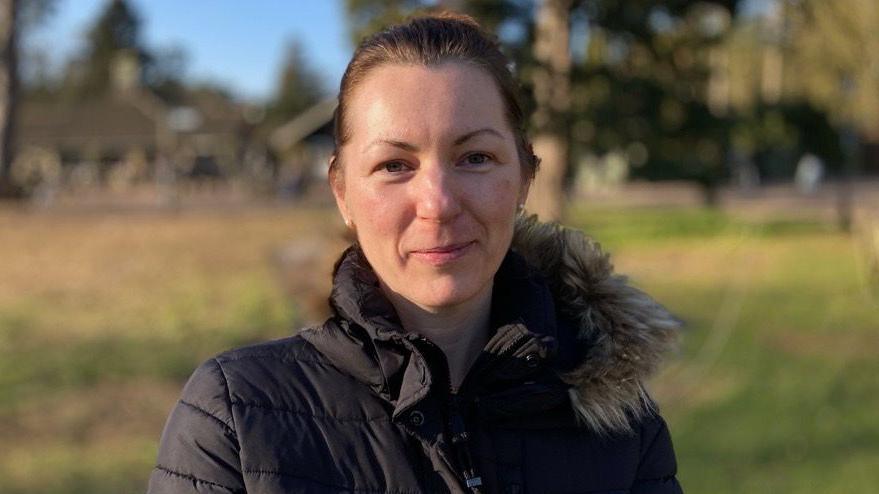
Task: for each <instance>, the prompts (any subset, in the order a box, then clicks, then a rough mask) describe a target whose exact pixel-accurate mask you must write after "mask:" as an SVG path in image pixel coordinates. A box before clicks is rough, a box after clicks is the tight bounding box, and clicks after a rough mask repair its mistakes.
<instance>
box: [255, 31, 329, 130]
mask: <svg viewBox="0 0 879 494" xmlns="http://www.w3.org/2000/svg"><path fill="white" fill-rule="evenodd" d="M325 94H326V93H325V91H324V88H323V84H322V81H321V80H320V77H318V75H317V73H316V72H315V71H314V70H313V69H312V68H311V66H310V65H309V64H308V61H307V60H306V59H305V56H304V55H303V50H302V46H301V45H300V44H299V43H298V42H296V41H292V42H290V43H289V45H288V46H287V52H286V56H285V59H284V64H283V66H282V68H281V73H280V77H279V78H278V86H277V90H276V92H275V95H274V97H273V99H272V101H270V102H269V105H268V108H267V111H266V117H267V120H268V121H269V122H270V123H272V124H281V123H284V122H286V121H287V120H290V119H291V118H293V117H295V116H297V115H299V114H300V113H302V112H303V111H305V110H307V109H308V108H310V107H311V106H313V105H314V104H316V103H317V102H319V101H320V100H321V99H322V98H324V96H325Z"/></svg>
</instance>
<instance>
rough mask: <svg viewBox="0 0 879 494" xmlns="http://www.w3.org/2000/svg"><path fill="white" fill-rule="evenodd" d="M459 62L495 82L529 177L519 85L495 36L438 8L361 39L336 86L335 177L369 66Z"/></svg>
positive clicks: (531, 162) (532, 163)
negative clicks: (351, 109) (351, 106)
mask: <svg viewBox="0 0 879 494" xmlns="http://www.w3.org/2000/svg"><path fill="white" fill-rule="evenodd" d="M446 62H463V63H467V64H471V65H473V66H476V67H479V68H481V69H483V70H485V71H486V72H487V73H488V74H489V75H490V76H491V78H492V79H493V80H494V81H495V83H496V85H497V88H498V90H499V91H500V95H501V100H502V101H503V103H504V110H505V111H504V113H505V116H506V119H507V123H508V124H509V125H510V128H511V129H512V131H513V135H514V136H515V139H516V150H517V151H518V154H519V161H520V162H521V165H522V171H523V176H524V177H525V178H526V179H533V178H534V175H535V173H536V172H537V166H538V164H539V162H540V160H539V159H538V158H537V157H536V156H534V153H533V151H532V147H531V143H530V141H529V140H528V136H527V134H526V132H525V115H524V114H523V111H522V105H521V103H520V101H519V85H518V84H517V82H516V80H515V78H514V77H513V74H512V73H511V71H510V68H509V67H510V62H509V60H508V59H507V57H506V56H504V54H503V53H501V50H500V45H499V44H498V42H497V40H496V38H495V37H494V36H493V35H492V34H490V33H488V32H486V31H485V30H484V29H483V28H482V27H481V26H480V25H479V23H477V22H476V20H474V19H473V18H472V17H470V16H467V15H463V14H457V13H452V12H441V13H433V14H427V15H420V16H417V17H413V18H411V19H409V20H408V21H406V22H404V23H402V24H397V25H394V26H391V27H389V28H387V29H385V30H383V31H380V32H378V33H376V34H373V35H372V36H369V37H367V38H365V39H364V40H363V41H362V42H361V43H360V45H359V46H358V47H357V50H356V51H355V52H354V56H353V57H352V58H351V61H350V62H349V63H348V67H347V69H345V74H344V75H343V76H342V83H341V87H340V89H339V104H338V106H337V107H336V112H335V120H334V125H333V139H334V141H335V147H336V150H335V152H334V159H333V160H332V161H331V164H330V174H331V175H335V174H336V172H337V169H338V167H339V166H340V164H339V152H340V150H341V148H342V146H343V145H344V144H345V143H346V142H347V141H348V139H349V137H350V133H349V130H348V127H347V125H346V121H347V114H348V100H349V99H350V98H351V95H352V93H353V92H354V90H355V89H356V88H357V86H358V85H359V84H360V83H361V82H362V81H363V80H364V79H365V78H366V76H367V75H368V74H369V73H370V71H371V70H373V69H375V68H377V67H379V66H382V65H388V64H397V65H423V66H426V67H431V66H436V65H440V64H443V63H446Z"/></svg>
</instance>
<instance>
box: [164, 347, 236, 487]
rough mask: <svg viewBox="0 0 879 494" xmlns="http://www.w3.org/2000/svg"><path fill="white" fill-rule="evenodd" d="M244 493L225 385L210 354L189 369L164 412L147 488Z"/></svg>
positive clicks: (233, 425) (222, 375)
mask: <svg viewBox="0 0 879 494" xmlns="http://www.w3.org/2000/svg"><path fill="white" fill-rule="evenodd" d="M244 492H245V488H244V481H243V479H242V475H241V461H240V458H239V445H238V439H237V437H236V433H235V423H234V421H233V419H232V414H231V406H230V398H229V390H228V386H227V382H226V378H225V375H224V373H223V369H222V367H221V365H220V363H219V362H218V361H217V360H215V359H212V360H209V361H207V362H205V363H204V364H202V365H201V366H200V367H199V368H198V369H196V371H195V372H194V373H193V374H192V377H190V378H189V382H187V383H186V386H185V387H184V388H183V394H182V396H181V397H180V400H179V401H178V402H177V405H176V407H175V408H174V410H173V411H172V412H171V415H170V416H169V417H168V422H167V423H166V424H165V430H164V432H163V433H162V440H161V444H160V445H159V455H158V461H157V463H156V467H155V469H154V470H153V472H152V474H151V475H150V480H149V487H148V488H147V493H148V494H172V493H173V494H177V493H181V494H183V493H193V494H194V493H198V494H229V493H244Z"/></svg>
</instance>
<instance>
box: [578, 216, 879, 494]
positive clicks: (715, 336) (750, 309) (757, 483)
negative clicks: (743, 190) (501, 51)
mask: <svg viewBox="0 0 879 494" xmlns="http://www.w3.org/2000/svg"><path fill="white" fill-rule="evenodd" d="M575 218H576V220H575V223H578V224H580V225H581V226H582V227H583V228H584V229H586V230H587V231H589V232H591V233H592V234H593V235H594V236H595V237H596V238H598V239H607V241H606V242H605V243H606V245H607V247H608V249H609V250H610V251H611V252H612V253H613V254H614V257H615V259H616V260H617V264H618V269H619V270H620V271H623V272H628V273H631V274H633V277H634V279H635V281H636V282H637V283H638V284H639V285H641V286H642V287H644V288H645V289H646V290H647V291H648V292H650V293H651V294H653V295H654V296H655V297H656V298H658V299H659V300H660V301H662V302H664V303H665V304H666V305H667V306H668V307H670V308H671V309H672V310H673V311H674V312H676V313H677V314H679V315H681V316H682V317H683V318H684V319H685V320H686V321H687V322H688V327H687V329H686V334H685V340H684V344H683V349H682V351H681V355H680V356H679V358H678V359H677V361H675V362H674V363H673V364H672V365H671V366H670V367H669V368H668V369H667V370H666V372H665V373H663V374H662V375H661V376H660V378H659V379H657V381H656V382H655V383H654V389H655V392H656V394H657V397H658V399H659V402H660V403H661V405H662V407H663V411H664V414H665V416H666V418H667V420H668V421H669V423H670V426H671V428H672V433H673V436H674V440H675V446H676V450H677V454H678V462H679V465H680V475H679V477H680V480H681V481H682V483H683V484H684V487H685V488H686V489H687V490H688V492H705V493H726V492H729V493H733V492H741V493H745V492H747V493H760V492H766V493H775V492H785V493H812V492H822V493H824V492H867V491H870V490H872V489H873V488H874V486H875V485H876V483H877V481H879V415H877V414H876V410H879V394H877V391H879V381H877V380H876V377H875V376H877V375H879V358H877V357H879V303H877V294H876V293H874V292H873V291H871V290H872V289H871V288H870V286H869V284H868V283H867V281H866V276H865V273H864V265H863V263H862V262H861V260H862V254H863V253H861V252H859V251H858V250H857V245H858V243H857V242H856V241H855V240H853V239H852V238H850V237H848V236H846V235H843V234H840V233H837V232H835V231H834V230H833V228H832V227H830V226H827V225H824V224H821V223H818V222H815V223H811V222H804V221H796V222H791V221H784V220H774V221H771V222H763V223H753V222H746V221H743V220H737V219H735V218H733V217H730V216H728V215H725V214H723V213H720V212H716V211H691V210H666V211H656V210H652V211H639V210H628V211H625V212H621V211H602V210H588V209H585V210H579V211H577V212H576V214H575ZM666 218H667V219H666ZM690 222H692V224H693V228H692V229H688V228H686V225H687V224H688V223H690Z"/></svg>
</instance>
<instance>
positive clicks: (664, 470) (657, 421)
mask: <svg viewBox="0 0 879 494" xmlns="http://www.w3.org/2000/svg"><path fill="white" fill-rule="evenodd" d="M641 438H642V442H641V461H640V464H639V466H638V473H637V476H636V481H635V485H634V486H632V490H631V491H630V492H631V494H648V493H649V494H681V493H683V490H682V489H681V485H680V484H679V483H678V480H677V477H676V475H677V470H678V465H677V461H676V460H675V452H674V448H673V447H672V443H671V435H670V434H669V432H668V426H666V424H665V420H663V419H662V417H661V416H659V414H655V415H652V416H651V417H649V418H648V419H646V420H645V421H644V423H643V425H642V428H641Z"/></svg>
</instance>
